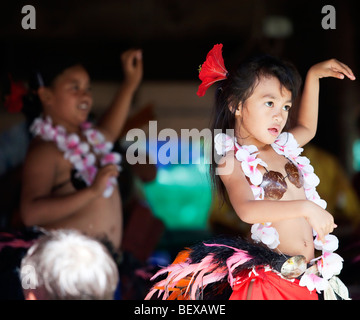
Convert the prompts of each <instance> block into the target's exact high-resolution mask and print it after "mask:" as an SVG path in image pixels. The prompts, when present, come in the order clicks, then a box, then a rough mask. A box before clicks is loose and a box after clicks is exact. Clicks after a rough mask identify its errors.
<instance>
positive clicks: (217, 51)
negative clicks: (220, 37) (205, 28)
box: [197, 43, 228, 97]
mask: <svg viewBox="0 0 360 320" xmlns="http://www.w3.org/2000/svg"><path fill="white" fill-rule="evenodd" d="M222 47H223V45H222V44H221V43H220V44H216V45H214V47H213V48H212V49H211V50H210V51H209V53H208V54H207V56H206V60H205V62H204V63H203V64H202V66H201V67H200V73H199V78H200V80H201V81H202V83H201V84H200V86H199V90H198V92H197V95H198V96H199V97H202V96H203V95H204V94H205V92H206V90H207V89H208V88H209V87H210V86H211V85H212V84H213V83H214V82H216V81H221V80H224V79H226V78H227V75H228V72H227V70H226V68H225V65H224V59H223V57H222Z"/></svg>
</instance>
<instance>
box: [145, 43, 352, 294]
mask: <svg viewBox="0 0 360 320" xmlns="http://www.w3.org/2000/svg"><path fill="white" fill-rule="evenodd" d="M345 76H346V77H348V78H349V79H351V80H354V79H355V77H354V75H353V73H352V71H351V70H350V68H349V67H347V66H346V65H345V64H343V63H341V62H339V61H337V60H335V59H332V60H328V61H325V62H321V63H319V64H316V65H314V66H313V67H311V68H310V70H309V71H308V74H307V76H306V80H305V84H304V89H303V94H302V98H301V102H300V108H299V110H298V119H297V123H296V125H295V126H294V127H293V128H291V129H290V130H288V131H283V129H284V128H285V126H286V124H287V120H288V117H289V111H290V110H291V108H292V106H293V105H294V101H295V99H296V97H297V94H298V91H299V88H300V82H301V81H300V77H299V75H298V73H297V71H296V69H295V68H294V67H293V66H292V65H291V64H288V63H285V62H282V61H280V60H278V59H276V58H273V57H270V56H265V55H264V56H257V57H254V58H252V59H249V60H247V61H245V62H244V63H242V64H240V65H239V67H238V68H237V69H235V70H234V71H232V72H228V71H227V70H226V68H225V65H224V61H223V58H222V45H221V44H218V45H215V46H214V48H213V49H212V50H211V51H210V52H209V53H208V55H207V58H206V61H205V63H204V64H203V65H202V67H201V71H200V75H199V77H200V79H201V80H202V84H201V85H200V87H199V91H198V95H199V96H202V95H204V94H205V91H206V90H207V88H208V87H209V86H210V85H211V84H213V83H214V82H217V81H219V87H218V89H217V92H216V110H215V117H214V120H213V128H212V129H213V130H214V131H213V132H216V131H217V132H220V133H218V134H217V135H216V136H215V139H214V144H215V149H216V152H217V154H218V155H220V156H221V157H220V159H215V165H212V168H211V173H212V178H213V180H214V182H215V185H216V187H217V190H218V191H219V192H220V193H221V195H222V196H223V197H224V198H228V199H229V201H230V203H231V205H232V206H233V208H234V210H235V211H236V213H237V215H238V216H239V218H240V219H241V220H242V221H244V222H246V223H249V224H252V227H251V238H252V240H253V242H254V243H250V242H247V241H245V240H242V239H214V240H212V241H207V242H204V243H201V244H198V245H195V246H194V247H192V248H190V249H189V250H185V251H183V252H181V253H180V254H179V256H178V257H177V259H176V260H175V262H174V263H173V264H172V265H171V266H169V267H168V268H165V269H164V270H161V271H159V273H158V274H156V275H155V276H154V278H156V277H157V276H158V275H160V274H164V273H166V272H169V273H168V276H167V278H166V279H165V280H162V281H160V282H159V283H157V284H156V285H155V286H154V287H153V289H152V290H151V291H150V292H149V294H148V296H147V297H146V298H147V299H149V298H151V297H152V295H153V294H154V292H156V291H157V290H159V293H164V295H163V298H170V299H189V298H190V299H198V298H206V297H208V298H209V297H210V298H211V299H214V298H216V296H214V294H216V293H220V292H221V290H222V289H223V288H224V287H226V285H227V286H228V287H229V285H230V288H231V290H230V294H229V295H230V299H296V300H303V299H318V297H319V296H318V294H317V293H320V292H324V293H325V294H324V296H325V298H326V299H334V298H336V297H338V296H342V298H347V297H348V295H347V289H346V287H344V285H343V284H342V283H341V281H340V280H339V279H338V278H337V277H335V275H337V274H339V273H340V270H341V268H342V258H341V257H340V256H339V255H337V254H336V253H334V251H335V250H336V249H337V247H338V240H337V238H336V237H335V236H334V235H330V233H331V232H332V231H333V230H334V228H335V227H336V225H335V224H334V220H333V217H332V215H331V214H330V213H329V212H327V211H326V210H325V208H326V203H325V201H324V200H322V199H320V197H319V195H318V193H317V192H316V186H317V184H318V183H319V179H318V177H317V176H316V175H315V174H314V172H313V167H312V166H311V165H310V163H309V160H308V159H307V158H305V157H302V156H300V153H301V152H302V150H303V149H302V148H301V147H302V146H304V145H305V144H306V143H308V142H309V141H310V140H311V139H312V138H313V137H314V135H315V132H316V128H317V118H318V96H319V79H321V78H324V77H335V78H338V79H343V78H345ZM228 129H232V130H228ZM314 249H318V250H322V254H321V255H320V256H319V257H316V258H315V254H314V251H315V250H314Z"/></svg>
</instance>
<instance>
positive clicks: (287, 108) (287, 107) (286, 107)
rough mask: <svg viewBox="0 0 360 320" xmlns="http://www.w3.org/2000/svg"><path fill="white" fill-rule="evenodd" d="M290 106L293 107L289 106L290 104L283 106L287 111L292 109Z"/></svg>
mask: <svg viewBox="0 0 360 320" xmlns="http://www.w3.org/2000/svg"><path fill="white" fill-rule="evenodd" d="M290 108H291V106H288V105H286V106H283V110H285V111H289V110H290Z"/></svg>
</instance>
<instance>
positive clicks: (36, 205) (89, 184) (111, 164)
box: [21, 50, 143, 251]
mask: <svg viewBox="0 0 360 320" xmlns="http://www.w3.org/2000/svg"><path fill="white" fill-rule="evenodd" d="M121 60H122V65H123V70H124V77H125V78H124V81H123V83H122V85H121V86H120V88H119V90H118V92H117V94H116V96H115V98H114V100H113V103H112V104H111V106H110V107H109V108H108V109H107V110H106V112H105V113H104V115H103V117H102V118H101V119H100V121H99V122H98V124H97V127H96V128H94V127H92V125H91V124H90V123H89V122H87V119H88V115H89V113H90V111H91V107H92V103H93V99H92V95H91V90H90V79H89V74H88V73H87V71H86V70H85V68H84V67H83V66H82V65H81V64H80V63H74V64H71V63H68V62H67V61H66V63H67V64H68V65H65V64H64V67H63V66H62V69H61V70H60V71H59V72H58V73H55V72H54V73H55V74H50V73H49V69H48V68H44V69H43V70H40V72H39V73H38V74H37V81H38V85H39V88H38V89H37V92H36V95H35V96H33V97H32V100H35V98H36V99H40V102H41V106H42V115H41V116H40V117H38V118H37V119H35V121H34V122H33V124H32V126H31V131H32V133H33V134H34V135H35V138H34V139H33V141H32V143H31V145H30V147H29V150H28V154H27V157H26V160H25V164H24V169H23V184H22V197H21V214H22V218H23V221H24V223H25V225H27V226H34V225H36V226H41V227H43V228H45V229H64V228H71V229H78V230H80V231H82V232H83V233H85V234H87V235H90V236H94V237H97V238H99V239H101V240H104V241H106V242H107V243H108V242H110V243H111V244H112V246H113V248H114V249H115V250H116V251H117V250H118V249H119V248H120V245H121V238H122V209H121V198H120V194H119V192H118V188H117V186H116V177H117V175H118V171H119V164H120V160H121V159H120V155H119V154H118V153H115V152H111V150H112V146H113V142H115V141H116V140H117V139H118V138H119V135H120V132H121V130H122V128H123V125H124V123H125V121H126V117H127V114H128V111H129V107H130V105H131V101H132V98H133V95H134V93H135V91H136V89H137V87H138V86H139V84H140V81H141V79H142V71H143V69H142V58H141V51H139V50H128V51H126V52H124V53H123V54H122V56H121ZM58 63H59V62H58V61H55V60H54V61H52V64H51V66H54V65H57V64H58Z"/></svg>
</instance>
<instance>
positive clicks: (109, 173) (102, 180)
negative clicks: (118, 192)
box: [90, 164, 119, 196]
mask: <svg viewBox="0 0 360 320" xmlns="http://www.w3.org/2000/svg"><path fill="white" fill-rule="evenodd" d="M118 175H119V170H118V168H117V166H116V165H114V164H108V165H106V166H105V167H102V168H100V169H99V170H98V172H97V174H96V177H95V179H94V183H93V184H92V185H91V187H90V188H92V189H93V190H94V191H95V194H96V195H98V196H101V195H102V194H103V193H104V191H105V189H106V187H107V183H108V181H109V178H111V177H115V178H116V177H117V176H118Z"/></svg>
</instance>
